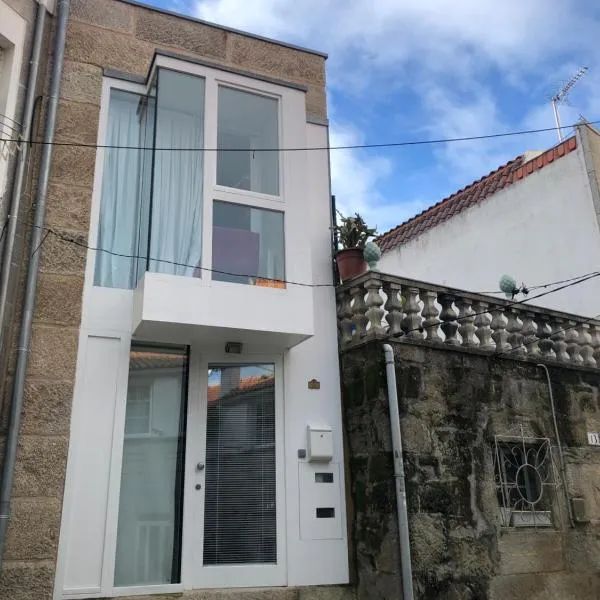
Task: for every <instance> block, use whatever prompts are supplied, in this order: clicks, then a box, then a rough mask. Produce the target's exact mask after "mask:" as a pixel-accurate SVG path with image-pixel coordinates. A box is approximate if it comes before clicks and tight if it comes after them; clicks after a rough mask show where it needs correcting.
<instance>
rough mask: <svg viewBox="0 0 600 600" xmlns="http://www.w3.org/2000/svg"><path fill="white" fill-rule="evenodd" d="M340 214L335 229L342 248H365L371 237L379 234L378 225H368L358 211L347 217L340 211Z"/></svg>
mask: <svg viewBox="0 0 600 600" xmlns="http://www.w3.org/2000/svg"><path fill="white" fill-rule="evenodd" d="M338 216H339V221H338V223H336V224H335V225H334V227H333V229H334V231H335V232H336V233H337V240H338V244H339V245H341V247H342V248H364V247H365V244H366V243H367V242H368V241H369V239H370V238H372V237H374V236H375V235H376V234H377V227H375V228H373V229H371V228H370V227H367V224H366V223H365V220H364V219H363V218H362V217H361V216H360V215H359V214H358V213H354V216H353V217H345V216H344V215H343V214H342V213H341V212H339V211H338Z"/></svg>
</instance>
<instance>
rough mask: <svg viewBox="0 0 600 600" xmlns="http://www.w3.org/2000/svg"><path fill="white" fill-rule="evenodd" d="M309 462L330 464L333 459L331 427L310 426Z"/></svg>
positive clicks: (308, 432) (308, 430)
mask: <svg viewBox="0 0 600 600" xmlns="http://www.w3.org/2000/svg"><path fill="white" fill-rule="evenodd" d="M307 434H308V460H309V461H310V462H329V461H330V460H332V459H333V432H332V431H331V427H330V426H329V425H308V426H307Z"/></svg>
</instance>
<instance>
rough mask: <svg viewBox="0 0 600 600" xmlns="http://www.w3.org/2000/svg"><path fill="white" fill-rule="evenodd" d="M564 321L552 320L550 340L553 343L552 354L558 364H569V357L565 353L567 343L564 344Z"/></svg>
mask: <svg viewBox="0 0 600 600" xmlns="http://www.w3.org/2000/svg"><path fill="white" fill-rule="evenodd" d="M565 327H566V325H565V321H564V319H553V321H552V340H553V341H554V353H555V354H556V360H557V361H558V362H564V363H567V362H570V360H571V357H570V356H569V353H568V352H567V343H566V342H565V338H566V335H567V334H566V332H565Z"/></svg>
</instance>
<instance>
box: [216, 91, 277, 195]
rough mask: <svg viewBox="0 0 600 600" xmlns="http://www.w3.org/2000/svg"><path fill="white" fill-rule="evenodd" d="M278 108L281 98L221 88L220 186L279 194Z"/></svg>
mask: <svg viewBox="0 0 600 600" xmlns="http://www.w3.org/2000/svg"><path fill="white" fill-rule="evenodd" d="M277 110H278V104H277V100H275V99H273V98H266V97H264V96H258V95H256V94H250V93H248V92H242V91H239V90H234V89H231V88H228V87H220V88H219V117H218V139H217V148H218V149H219V150H222V152H218V155H217V183H218V184H219V185H225V186H227V187H232V188H237V189H240V190H250V191H252V192H261V193H263V194H272V195H278V194H279V152H278V148H279V133H278V128H279V125H278V117H277Z"/></svg>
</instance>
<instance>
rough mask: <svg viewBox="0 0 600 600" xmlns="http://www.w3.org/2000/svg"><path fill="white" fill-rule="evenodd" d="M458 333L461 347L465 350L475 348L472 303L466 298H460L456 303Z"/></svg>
mask: <svg viewBox="0 0 600 600" xmlns="http://www.w3.org/2000/svg"><path fill="white" fill-rule="evenodd" d="M457 304H458V323H459V325H458V333H459V334H460V337H461V338H462V345H463V346H465V347H466V348H473V347H474V346H477V340H476V339H475V331H476V327H475V324H474V323H475V311H474V310H473V306H472V304H473V302H472V300H469V299H468V298H461V299H460V300H459V301H458V303H457Z"/></svg>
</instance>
